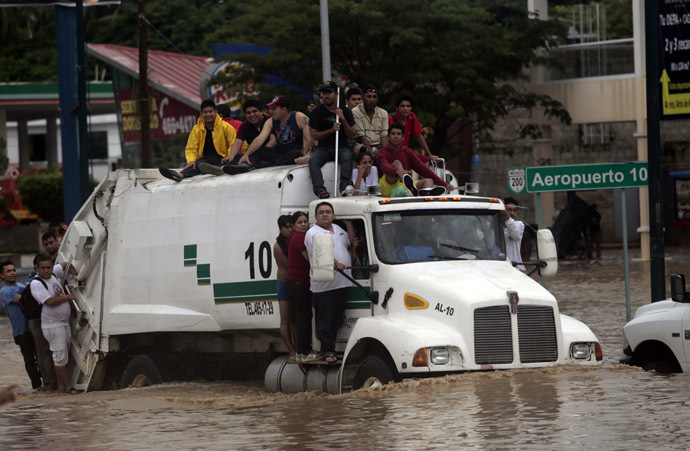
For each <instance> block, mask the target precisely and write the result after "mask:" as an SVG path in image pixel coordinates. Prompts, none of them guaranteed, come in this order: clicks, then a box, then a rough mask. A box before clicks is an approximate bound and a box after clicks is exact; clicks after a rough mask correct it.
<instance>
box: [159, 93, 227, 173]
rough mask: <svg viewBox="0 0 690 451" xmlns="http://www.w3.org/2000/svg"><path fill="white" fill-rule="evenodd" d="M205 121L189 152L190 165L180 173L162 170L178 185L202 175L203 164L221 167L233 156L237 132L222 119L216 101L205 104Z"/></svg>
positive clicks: (194, 134)
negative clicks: (183, 180) (231, 151)
mask: <svg viewBox="0 0 690 451" xmlns="http://www.w3.org/2000/svg"><path fill="white" fill-rule="evenodd" d="M199 109H200V110H201V117H199V121H198V122H197V124H196V125H195V126H194V127H193V128H192V131H191V132H190V133H189V139H188V140H187V147H186V148H185V156H186V157H187V165H186V166H185V167H184V168H182V171H180V172H177V171H173V170H172V169H168V168H158V170H159V171H160V173H161V174H162V175H163V177H166V178H169V179H170V180H174V181H176V182H179V181H181V180H182V179H183V178H186V177H194V176H195V175H199V174H201V172H200V171H199V168H198V165H199V163H207V164H211V165H214V166H220V165H221V164H222V162H221V160H222V159H223V158H224V157H227V156H228V155H229V154H230V149H231V148H232V144H233V143H234V142H235V136H236V134H237V132H235V129H234V128H233V127H232V125H230V124H228V123H227V122H225V121H223V119H222V118H221V117H220V116H218V114H217V111H216V104H215V103H214V102H213V101H212V100H204V101H203V102H201V107H200V108H199Z"/></svg>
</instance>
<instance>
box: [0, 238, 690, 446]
mask: <svg viewBox="0 0 690 451" xmlns="http://www.w3.org/2000/svg"><path fill="white" fill-rule="evenodd" d="M632 254H633V256H634V254H635V252H633V253H632ZM667 257H668V258H667V261H666V270H667V273H668V274H670V273H673V272H686V273H689V274H690V256H688V255H687V253H685V252H682V251H680V250H677V251H673V250H671V251H668V250H667ZM631 281H632V290H631V294H632V300H633V311H634V310H635V309H636V308H637V307H639V306H641V305H644V304H646V303H648V302H649V291H650V289H649V265H648V264H647V263H643V262H639V261H633V262H632V264H631ZM547 288H548V289H549V290H550V291H551V292H552V293H554V295H555V296H556V297H557V298H558V300H559V305H560V309H561V312H563V313H566V314H568V315H571V316H574V317H575V318H578V319H580V320H582V321H584V322H585V323H586V324H588V325H589V326H590V327H591V328H592V330H593V331H594V333H596V334H597V336H598V337H599V340H600V341H601V342H602V344H603V349H604V365H603V366H602V367H601V368H585V369H583V368H577V367H557V368H550V369H544V370H520V371H498V372H483V373H467V374H459V375H453V376H448V377H445V378H437V379H425V380H414V381H406V382H402V383H399V384H392V385H389V386H385V387H380V388H377V389H370V390H362V391H358V392H354V393H348V394H344V395H337V396H332V395H324V394H313V393H301V394H297V395H284V394H270V393H266V392H265V391H264V389H263V382H262V381H250V382H247V381H242V382H236V381H228V382H212V383H209V382H192V383H169V384H163V385H159V386H154V387H146V388H139V389H126V390H119V391H110V392H92V393H87V394H81V395H57V394H46V395H39V394H33V393H32V392H31V389H30V387H29V386H28V385H27V382H28V381H27V378H26V375H25V374H24V371H23V368H22V364H21V355H20V354H19V350H18V348H17V346H15V345H14V343H13V342H12V340H11V333H10V328H9V324H8V321H7V318H2V319H0V362H2V365H1V366H0V386H5V385H9V384H11V383H18V384H20V385H21V386H20V388H19V389H18V400H17V401H16V402H15V403H13V404H9V405H6V406H4V407H0V449H41V448H49V449H116V450H120V449H122V450H130V449H131V450H139V449H142V450H143V449H171V450H172V449H175V450H177V449H200V448H203V449H276V448H280V449H291V448H294V449H298V448H311V449H331V448H353V449H414V448H442V449H447V448H451V449H459V448H468V449H472V448H474V449H501V448H511V449H545V450H551V449H562V448H567V449H594V448H596V449H605V450H608V449H611V450H619V449H652V448H659V447H663V448H665V449H686V448H687V447H688V436H689V435H690V434H689V433H688V430H690V428H689V427H688V424H690V374H677V375H662V374H656V373H646V372H643V371H641V370H638V369H635V368H630V367H626V366H623V365H618V364H617V362H618V359H619V358H620V357H621V356H622V333H621V328H622V326H623V324H625V321H626V318H625V295H624V273H623V259H622V257H621V252H620V251H615V250H610V251H608V252H607V253H605V255H604V259H603V260H602V261H601V262H597V263H585V262H575V261H573V262H571V261H563V262H560V268H559V274H558V275H557V276H556V277H555V278H553V279H549V280H548V281H547Z"/></svg>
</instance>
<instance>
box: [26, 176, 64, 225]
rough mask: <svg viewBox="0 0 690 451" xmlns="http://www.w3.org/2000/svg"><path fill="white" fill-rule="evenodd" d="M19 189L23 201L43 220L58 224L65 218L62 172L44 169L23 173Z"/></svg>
mask: <svg viewBox="0 0 690 451" xmlns="http://www.w3.org/2000/svg"><path fill="white" fill-rule="evenodd" d="M17 189H18V190H19V195H20V196H21V198H22V203H23V204H24V205H26V206H27V207H28V209H29V210H31V212H32V213H35V214H37V215H38V216H39V217H40V218H41V219H42V220H44V221H46V222H48V223H50V225H58V224H60V223H61V222H62V221H63V220H64V217H65V212H64V202H63V195H62V173H61V172H59V171H56V170H55V169H42V170H39V171H36V172H32V173H30V174H25V175H22V176H21V178H20V179H19V183H18V184H17Z"/></svg>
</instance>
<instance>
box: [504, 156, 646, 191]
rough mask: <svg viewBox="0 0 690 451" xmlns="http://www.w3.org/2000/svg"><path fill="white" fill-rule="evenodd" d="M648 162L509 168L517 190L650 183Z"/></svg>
mask: <svg viewBox="0 0 690 451" xmlns="http://www.w3.org/2000/svg"><path fill="white" fill-rule="evenodd" d="M647 178H648V173H647V162H646V161H632V162H626V163H596V164H574V165H568V166H541V167H526V168H510V169H508V190H509V191H510V192H511V193H513V194H520V193H543V192H555V191H581V190H594V189H612V188H632V187H640V186H647Z"/></svg>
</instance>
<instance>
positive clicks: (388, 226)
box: [310, 196, 601, 390]
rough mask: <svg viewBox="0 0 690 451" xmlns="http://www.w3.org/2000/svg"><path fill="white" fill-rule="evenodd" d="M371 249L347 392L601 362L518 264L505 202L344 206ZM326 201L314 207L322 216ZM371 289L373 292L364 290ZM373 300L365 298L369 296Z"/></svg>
mask: <svg viewBox="0 0 690 451" xmlns="http://www.w3.org/2000/svg"><path fill="white" fill-rule="evenodd" d="M331 203H332V204H333V206H334V209H335V212H336V218H337V219H342V220H346V221H351V224H352V227H353V228H354V229H355V232H356V234H357V236H358V237H359V238H360V242H361V243H364V244H363V245H362V246H361V249H358V251H357V256H356V261H355V262H354V263H353V266H354V270H353V272H352V273H353V277H354V278H355V280H356V281H358V282H359V283H360V284H361V285H362V286H363V287H364V288H363V290H368V291H370V292H371V293H374V294H375V295H374V296H370V297H371V299H370V300H369V302H367V301H364V300H361V301H360V302H363V304H362V306H368V309H366V308H363V309H361V311H358V310H355V309H352V308H350V307H352V306H353V305H348V310H347V311H346V318H345V324H344V326H343V328H342V330H341V333H340V335H339V340H340V341H341V343H342V345H344V347H345V350H344V363H343V370H342V371H341V374H340V376H341V379H340V382H341V390H347V389H353V388H354V389H356V388H361V387H363V386H368V385H376V384H381V383H385V382H388V381H391V380H400V379H403V378H408V377H426V376H432V375H438V374H447V373H452V372H459V371H469V370H493V369H508V368H534V367H544V366H552V365H556V364H559V363H581V364H588V365H595V364H597V363H598V362H599V361H600V360H601V348H600V346H599V343H598V341H597V339H596V337H595V336H594V334H593V333H592V332H591V331H590V330H589V328H587V326H585V325H584V324H582V323H579V322H577V321H576V320H574V319H572V318H570V317H567V316H565V315H561V314H560V313H559V310H558V304H557V302H556V300H555V298H554V297H553V296H552V295H551V294H550V293H549V292H548V291H546V290H545V289H544V288H543V287H542V286H541V285H540V284H539V283H537V282H536V281H535V280H533V279H532V278H531V277H529V276H527V275H526V274H524V273H522V272H521V271H518V270H517V269H515V268H514V267H513V265H512V264H511V262H510V261H508V260H507V259H506V253H505V243H504V234H503V226H502V221H501V212H502V211H503V209H504V207H503V204H502V202H501V201H500V200H498V199H496V198H485V197H474V196H442V197H429V198H420V197H411V198H394V199H384V198H378V197H366V198H341V199H334V200H333V201H332V202H331ZM314 206H315V202H313V203H312V206H311V207H310V212H311V213H313V210H314ZM360 291H362V290H360ZM362 299H365V298H362Z"/></svg>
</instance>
